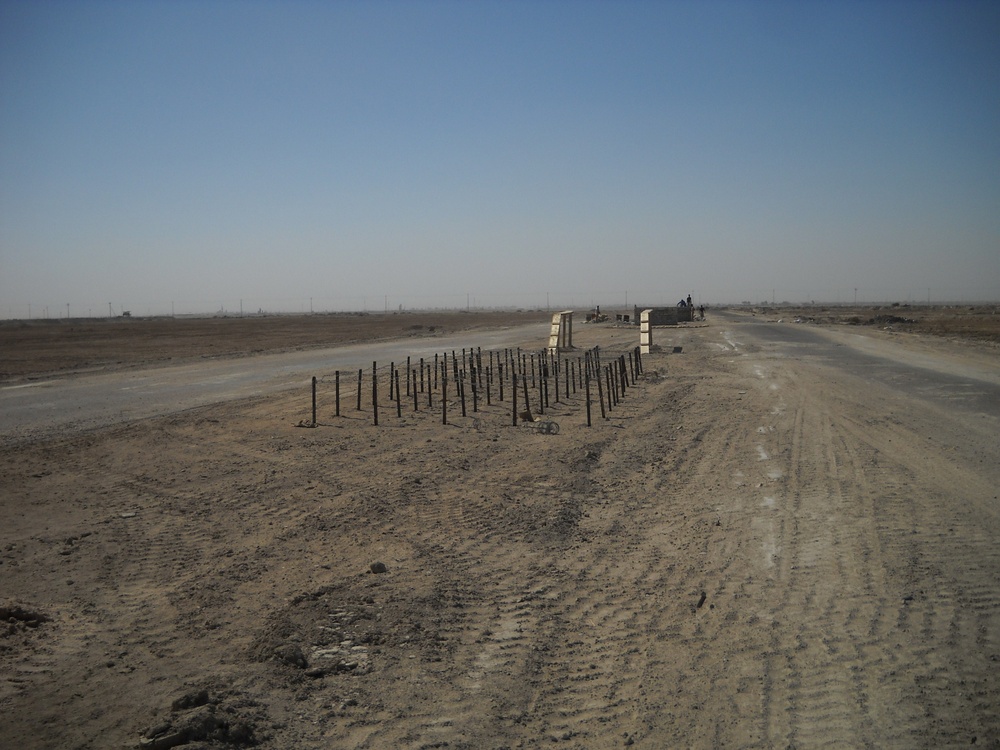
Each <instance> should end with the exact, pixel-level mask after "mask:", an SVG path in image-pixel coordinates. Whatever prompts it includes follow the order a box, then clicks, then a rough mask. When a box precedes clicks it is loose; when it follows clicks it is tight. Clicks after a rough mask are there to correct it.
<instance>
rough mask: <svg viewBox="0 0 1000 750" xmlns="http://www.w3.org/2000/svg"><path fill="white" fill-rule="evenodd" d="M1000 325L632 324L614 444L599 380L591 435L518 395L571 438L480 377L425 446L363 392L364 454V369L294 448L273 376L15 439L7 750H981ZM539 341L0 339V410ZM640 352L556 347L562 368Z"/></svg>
mask: <svg viewBox="0 0 1000 750" xmlns="http://www.w3.org/2000/svg"><path fill="white" fill-rule="evenodd" d="M998 318H1000V316H998V315H997V309H996V307H995V306H993V307H989V306H972V307H970V306H964V307H954V308H913V309H911V308H907V307H884V308H879V309H870V308H862V309H845V308H830V309H817V308H816V307H808V308H800V309H762V308H757V309H737V310H731V311H722V310H719V311H716V310H709V311H708V316H707V319H706V320H704V321H695V322H694V323H690V324H685V325H681V326H676V327H667V328H657V329H655V330H654V344H656V346H657V350H656V351H653V352H651V353H649V354H647V355H644V356H643V357H642V361H641V370H640V368H639V365H638V362H637V361H636V362H635V363H632V362H631V361H630V362H629V367H627V368H625V372H626V373H627V374H626V376H625V377H626V378H627V383H626V385H625V387H624V389H623V392H622V393H621V394H620V398H619V399H617V400H616V401H615V402H612V403H609V404H607V405H606V410H605V413H604V414H602V407H601V405H600V403H599V402H598V394H597V393H596V383H594V384H592V385H593V387H594V389H595V392H594V393H593V394H592V403H591V408H592V420H591V422H592V423H591V424H590V425H589V426H588V424H587V410H586V397H585V393H584V388H583V387H578V385H580V383H579V381H578V379H577V378H576V377H575V375H574V379H573V382H572V383H569V384H568V383H567V381H565V380H561V381H560V383H559V387H560V389H561V390H560V392H559V393H558V395H557V393H556V392H555V384H554V383H550V384H549V385H550V388H551V390H550V393H549V396H550V399H549V402H548V405H547V406H545V405H544V401H543V403H542V404H539V403H538V400H539V399H540V398H544V396H543V395H541V391H540V390H539V389H538V387H537V385H535V384H533V385H532V390H531V391H530V393H529V406H530V407H531V408H532V409H533V411H534V413H535V415H538V416H540V417H541V419H543V420H544V421H545V422H546V423H548V422H554V423H556V424H557V425H558V431H553V430H542V429H539V428H538V425H539V424H541V422H539V423H535V422H526V421H524V420H520V419H519V420H517V424H516V425H515V424H514V423H513V417H516V416H517V415H516V413H515V412H514V411H513V410H512V404H511V393H510V391H509V388H508V391H507V393H506V394H505V398H504V400H502V401H501V400H500V397H499V392H498V390H497V385H498V383H494V384H493V386H492V391H491V393H490V395H489V398H488V399H487V398H486V394H485V393H484V392H479V393H477V396H478V399H479V401H478V403H477V404H476V406H475V407H473V405H472V402H471V398H470V394H468V393H467V394H466V396H467V403H466V413H465V414H463V413H462V405H461V402H460V398H459V394H458V393H457V392H456V391H455V389H454V388H453V390H452V391H450V392H449V393H448V402H447V415H446V417H444V418H443V413H442V404H441V400H440V395H441V394H440V391H438V392H437V393H427V392H426V391H424V390H421V389H420V385H419V383H418V385H417V386H415V387H414V390H417V391H418V394H417V395H418V399H417V403H416V405H414V403H413V402H412V401H411V400H410V397H411V395H412V394H411V393H410V386H409V385H405V386H404V387H405V388H406V394H405V396H404V397H403V398H401V403H400V404H399V405H398V406H397V404H396V402H395V401H394V400H392V399H391V398H390V395H389V390H388V388H389V386H390V381H389V379H388V377H386V378H385V381H384V382H383V383H381V384H380V388H381V390H380V392H379V393H380V399H381V401H380V404H379V407H380V414H379V424H378V425H377V426H376V425H375V424H374V420H373V413H372V407H371V403H370V402H371V394H370V390H367V389H370V383H369V382H367V381H363V385H362V388H363V390H364V393H363V396H364V398H363V408H362V409H361V410H358V409H357V408H356V400H355V396H356V394H355V392H354V388H355V385H356V384H355V383H354V382H352V380H351V377H356V372H357V369H350V370H345V372H350V373H352V376H351V377H346V376H345V378H344V379H343V382H342V403H341V408H340V414H339V415H337V414H336V413H335V407H334V403H333V400H332V399H333V395H332V394H333V387H334V385H333V384H334V380H333V377H332V375H333V373H332V372H331V371H330V370H329V369H327V370H322V369H320V370H317V371H316V372H315V373H314V374H315V375H316V376H317V377H318V381H319V386H318V398H317V420H316V423H315V425H313V424H312V420H311V402H310V390H309V379H308V378H307V377H305V376H303V375H301V374H295V375H290V376H289V377H288V379H287V383H285V385H284V386H283V387H282V388H278V389H269V390H268V391H267V392H263V391H262V392H260V393H258V394H252V395H249V396H248V395H245V394H239V395H238V396H234V397H232V398H225V399H219V400H218V401H217V402H215V403H210V404H206V405H202V406H198V407H195V408H184V409H181V410H172V409H161V411H162V413H159V414H156V415H153V416H147V417H143V418H141V419H134V418H128V417H127V416H122V417H121V418H120V419H115V420H112V423H111V424H102V425H101V426H99V427H94V426H87V425H79V424H73V423H72V422H68V423H67V426H66V427H65V428H63V429H60V430H58V431H53V430H48V431H44V432H33V431H31V430H27V429H10V430H8V431H6V433H5V434H3V435H0V615H2V621H0V745H2V746H4V747H16V748H23V749H27V748H128V747H149V748H157V749H162V748H169V747H184V748H188V749H193V748H210V747H211V748H234V747H261V748H414V749H416V748H491V749H494V750H499V749H500V748H533V747H559V748H613V747H637V748H657V749H659V748H674V747H678V748H686V747H691V748H715V747H733V748H792V747H794V748H810V747H851V748H854V747H859V748H863V747H867V748H914V747H918V748H920V747H927V748H938V747H966V746H976V747H994V748H997V747H1000V501H998V499H997V498H998V492H1000V440H998V435H1000V395H998V394H1000V348H998V347H1000V335H998V334H1000V324H998ZM548 319H549V314H548V313H546V312H544V311H527V312H516V313H515V312H508V313H484V312H468V313H409V314H400V315H353V316H351V315H330V316H325V315H315V316H273V317H268V318H226V319H191V320H180V319H178V320H174V319H134V320H124V319H114V320H104V321H32V322H7V323H4V324H2V325H0V396H2V397H3V398H4V399H7V400H6V401H4V402H3V403H6V404H9V405H10V404H14V403H16V399H18V398H21V397H22V396H21V394H25V393H28V392H44V391H42V390H39V389H49V390H50V392H56V391H58V389H60V388H62V387H63V386H65V385H67V384H70V383H79V382H81V381H84V380H86V379H88V378H96V377H102V378H108V377H114V376H121V377H124V376H125V375H127V374H129V373H135V372H146V371H154V370H156V371H157V372H158V373H160V376H161V379H162V380H164V381H167V380H169V379H170V377H171V373H176V372H179V371H180V370H179V369H178V368H180V366H181V365H183V366H184V367H190V366H191V365H192V364H198V363H204V364H205V366H206V367H207V366H208V365H209V364H211V363H214V362H218V361H221V360H225V361H230V360H234V359H238V360H239V361H240V362H241V363H244V364H245V366H246V368H248V369H252V368H254V367H255V366H256V365H255V363H257V362H258V361H259V360H260V358H261V357H263V356H264V355H270V354H274V353H278V354H282V355H285V354H289V355H290V354H291V353H294V352H302V351H309V350H312V349H315V350H320V349H322V348H325V347H337V346H347V345H350V346H362V347H363V346H364V345H365V344H367V343H370V342H373V341H387V340H398V341H399V342H400V346H401V347H403V349H405V348H406V346H408V345H412V346H413V347H418V346H420V347H426V346H432V347H433V346H434V345H435V342H437V341H442V342H444V341H445V340H446V339H445V338H444V337H446V336H450V337H452V338H448V339H447V341H448V342H449V343H448V345H447V347H446V348H445V351H446V352H448V353H450V352H451V351H453V350H454V348H455V347H454V345H453V343H452V342H453V341H454V340H455V339H454V338H453V337H454V336H456V335H457V336H460V337H461V340H462V341H465V342H466V343H463V344H461V346H462V347H465V346H467V347H468V349H469V351H470V352H471V351H472V350H474V349H477V350H478V349H482V350H484V351H485V347H480V344H479V342H480V341H483V340H486V337H487V335H491V336H492V335H495V334H496V333H497V332H498V331H500V332H503V333H504V335H506V336H508V337H509V338H510V340H511V342H512V343H511V347H512V348H516V347H520V348H521V351H522V352H539V351H540V350H541V349H543V348H544V347H545V345H546V343H547V339H546V336H545V333H546V332H547V321H548ZM638 342H639V339H638V331H637V329H636V328H635V327H634V326H624V325H618V324H616V323H615V322H614V321H609V322H608V323H601V324H583V323H582V320H581V316H578V317H577V322H576V325H575V328H574V345H575V347H576V348H575V350H574V351H571V352H564V353H563V354H562V355H561V356H562V358H563V360H564V366H565V365H569V364H571V363H575V362H577V361H578V360H579V358H580V357H581V356H582V355H583V353H584V352H586V351H590V350H593V349H594V348H595V347H597V348H599V351H600V352H601V354H602V359H603V361H604V362H613V361H616V360H617V358H623V359H622V360H621V361H625V358H627V357H628V356H629V355H630V354H632V353H633V350H634V348H635V346H636V345H637V344H638ZM505 348H506V347H505ZM678 349H679V351H678ZM361 351H363V350H361ZM496 354H497V361H498V362H499V361H500V353H499V351H498V352H497V353H496ZM358 359H359V361H358V362H357V364H356V367H357V368H360V367H368V366H370V365H371V362H370V359H369V360H365V359H364V357H363V356H362V354H359V355H358ZM487 361H488V360H487ZM382 364H383V365H385V364H387V363H382ZM382 372H383V373H384V372H385V370H384V369H383V370H382ZM563 372H564V371H563V370H560V373H563ZM570 373H571V374H574V373H576V374H578V371H575V370H573V369H571V370H570ZM403 382H404V383H406V382H407V381H406V380H405V379H404V381H403ZM567 385H568V388H567ZM426 388H427V390H428V391H430V390H431V384H430V378H428V383H427V384H426ZM401 395H402V394H401ZM605 396H606V394H605ZM425 399H427V401H425ZM487 400H488V401H489V403H487ZM521 406H522V408H523V406H524V404H523V402H522V404H521ZM8 408H9V407H8ZM397 409H399V411H398V412H397ZM541 412H543V414H541ZM397 414H399V416H397Z"/></svg>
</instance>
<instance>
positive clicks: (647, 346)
mask: <svg viewBox="0 0 1000 750" xmlns="http://www.w3.org/2000/svg"><path fill="white" fill-rule="evenodd" d="M652 314H653V311H652V310H643V311H642V312H641V313H639V354H649V352H650V351H651V350H652V348H653V325H652V323H650V322H649V318H650V316H651V315H652Z"/></svg>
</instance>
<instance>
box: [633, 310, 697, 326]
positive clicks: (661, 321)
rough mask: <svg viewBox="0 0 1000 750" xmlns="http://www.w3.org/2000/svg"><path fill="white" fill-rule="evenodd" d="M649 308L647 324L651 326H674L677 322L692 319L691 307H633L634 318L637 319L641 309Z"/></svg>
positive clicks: (685, 321)
mask: <svg viewBox="0 0 1000 750" xmlns="http://www.w3.org/2000/svg"><path fill="white" fill-rule="evenodd" d="M645 309H648V310H649V324H650V325H651V326H675V325H677V324H678V323H690V322H692V321H693V320H694V308H693V307H650V308H642V307H636V308H635V319H636V320H638V319H639V315H640V312H641V311H642V310H645Z"/></svg>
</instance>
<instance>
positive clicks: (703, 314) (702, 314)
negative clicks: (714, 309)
mask: <svg viewBox="0 0 1000 750" xmlns="http://www.w3.org/2000/svg"><path fill="white" fill-rule="evenodd" d="M698 314H699V315H700V316H701V319H702V320H704V319H705V306H704V305H702V306H701V307H699V308H698Z"/></svg>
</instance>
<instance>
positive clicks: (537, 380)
mask: <svg viewBox="0 0 1000 750" xmlns="http://www.w3.org/2000/svg"><path fill="white" fill-rule="evenodd" d="M487 354H488V357H489V360H488V364H487V366H486V367H484V366H483V352H482V350H481V349H479V348H477V349H475V350H468V351H467V350H465V349H463V350H462V355H461V359H459V357H458V356H457V354H456V352H455V351H454V350H453V351H452V352H451V367H450V368H449V366H448V361H449V357H448V353H447V352H445V353H443V354H437V353H436V354H435V355H434V363H433V365H432V364H431V363H430V361H429V360H428V361H425V360H424V358H423V357H421V358H420V361H419V366H417V367H414V366H413V363H412V362H411V358H410V357H407V358H406V369H405V371H404V372H405V373H406V374H405V382H406V398H407V400H409V398H410V397H412V399H413V411H418V410H419V401H418V399H419V395H420V394H422V393H426V394H427V408H428V409H431V408H433V406H434V392H435V391H438V390H439V385H440V393H441V421H442V424H447V423H448V377H449V369H450V370H451V375H452V378H453V382H454V383H455V387H456V389H457V391H458V398H459V401H460V403H461V407H462V416H463V417H464V416H467V412H466V408H467V407H466V381H468V383H469V385H470V387H471V391H472V393H471V397H472V411H473V412H474V413H475V412H478V411H479V401H480V398H481V394H482V393H483V391H484V388H485V395H486V404H487V405H491V404H492V402H493V388H494V384H496V387H497V390H498V395H499V400H500V401H501V402H503V401H505V390H504V385H505V383H509V393H510V394H511V403H512V407H511V419H512V423H513V424H514V425H515V426H516V425H517V420H518V418H519V417H520V415H521V412H519V411H518V404H517V402H518V398H519V394H518V390H520V391H521V394H520V395H521V397H522V398H523V399H524V400H523V407H524V408H523V410H522V411H523V412H526V413H527V414H528V415H531V414H532V412H531V402H530V398H529V390H528V389H529V385H528V381H529V379H530V382H531V385H530V388H531V390H532V391H535V390H536V389H537V398H536V404H537V407H538V414H539V415H544V414H545V409H547V408H549V405H550V402H549V383H550V381H551V382H552V383H553V388H554V391H555V393H554V395H555V402H556V403H560V402H561V400H562V397H561V396H560V390H559V386H560V377H562V381H563V391H562V394H563V395H564V396H565V398H569V396H570V393H571V392H572V393H573V394H575V393H576V392H577V389H578V388H579V389H580V390H584V391H585V392H586V404H587V426H588V427H589V426H590V425H591V413H590V409H591V381H592V380H594V381H596V383H597V391H598V401H599V403H600V405H601V417H602V418H604V419H607V418H608V413H609V412H610V411H612V410H613V409H614V407H615V406H617V405H618V403H619V401H620V400H621V399H623V398H624V397H625V393H626V389H627V387H628V386H629V385H635V383H636V379H637V377H638V375H639V374H641V373H642V359H641V355H640V352H639V347H636V348H635V349H633V350H631V351H629V352H628V354H627V356H626V355H625V354H622V355H620V356H619V357H617V358H616V359H615V360H612V362H610V363H608V364H606V365H602V363H601V352H600V349H599V348H598V347H594V348H593V349H590V350H588V351H586V352H584V353H583V355H582V356H578V357H577V358H576V359H575V360H574V359H570V358H564V357H561V356H560V355H559V353H557V352H553V351H545V350H543V351H542V352H539V353H537V355H536V353H535V352H522V351H521V349H520V348H518V349H504V350H503V352H502V353H501V352H496V351H489V352H487ZM460 362H461V366H460V365H459V363H460ZM536 365H537V367H536ZM378 370H379V368H378V362H372V376H371V377H372V387H371V406H372V420H373V423H374V424H375V425H376V426H377V425H378V419H379V398H378V390H379V388H378V385H379V384H378ZM399 373H400V369H399V368H397V367H396V363H395V362H390V363H389V379H388V380H389V383H388V385H389V401H390V402H393V403H394V404H395V407H396V416H397V417H401V416H402V396H403V394H402V392H401V389H400V382H399V381H400V377H399ZM363 381H364V369H359V370H358V383H357V391H356V396H357V404H356V407H355V408H356V410H357V411H361V410H362V390H363ZM334 383H335V385H334V390H335V404H336V416H338V417H339V416H340V370H337V371H335V373H334ZM519 386H520V388H519ZM316 387H317V379H316V378H315V377H314V378H313V379H312V423H313V425H315V424H316V423H317V422H316Z"/></svg>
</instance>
